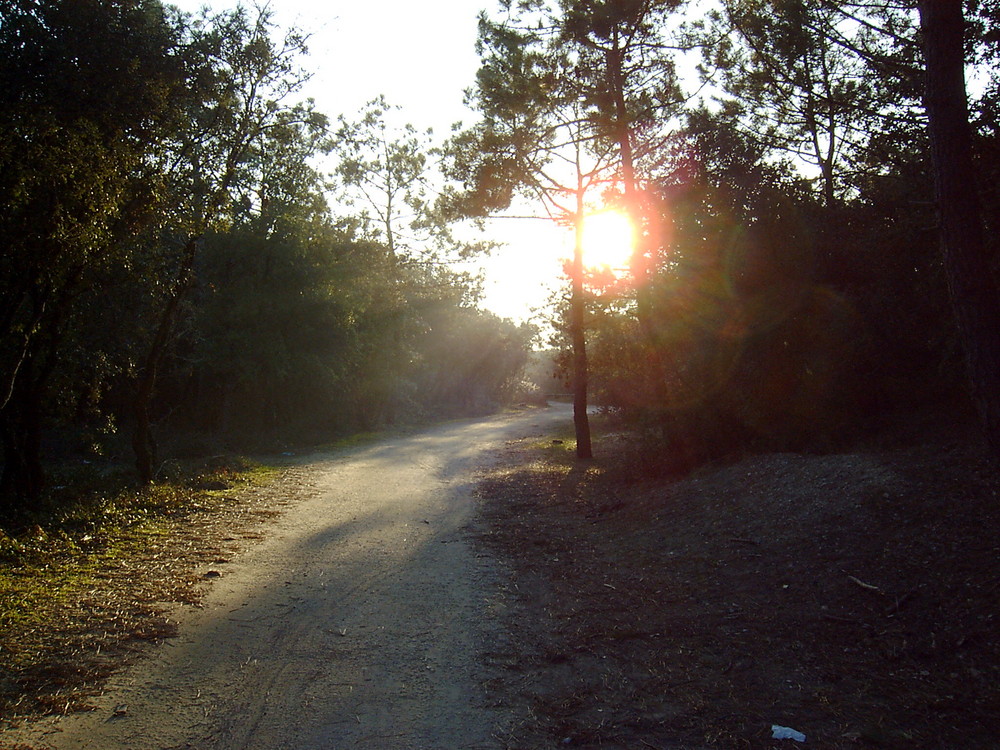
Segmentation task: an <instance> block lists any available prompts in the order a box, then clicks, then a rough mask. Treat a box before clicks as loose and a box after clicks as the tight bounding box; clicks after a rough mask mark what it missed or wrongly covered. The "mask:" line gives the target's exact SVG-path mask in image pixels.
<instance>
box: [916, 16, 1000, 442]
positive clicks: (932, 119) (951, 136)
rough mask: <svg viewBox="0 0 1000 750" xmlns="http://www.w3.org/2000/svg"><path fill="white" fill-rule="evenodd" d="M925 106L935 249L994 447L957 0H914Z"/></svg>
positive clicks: (984, 275)
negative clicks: (937, 225)
mask: <svg viewBox="0 0 1000 750" xmlns="http://www.w3.org/2000/svg"><path fill="white" fill-rule="evenodd" d="M919 9H920V28H921V32H922V35H923V45H924V59H925V62H926V75H927V78H926V92H925V99H924V106H925V108H926V111H927V121H928V131H929V135H930V141H931V157H932V163H933V168H934V186H935V192H936V194H937V201H938V210H939V212H940V218H941V249H942V252H943V254H944V266H945V273H946V275H947V278H948V288H949V291H950V294H951V301H952V307H953V310H954V313H955V318H956V321H957V323H958V330H959V335H960V337H961V340H962V346H963V349H964V353H965V361H966V367H967V373H968V378H969V384H970V386H971V393H972V398H973V401H974V403H975V405H976V408H977V410H978V412H979V417H980V420H981V421H982V425H983V428H984V430H985V433H986V437H987V439H988V440H989V443H990V446H991V448H992V449H993V451H994V453H996V454H1000V293H998V287H997V284H996V281H995V279H994V278H993V276H992V273H991V269H990V265H989V262H988V258H987V253H986V243H985V238H984V232H983V219H982V208H981V206H980V202H979V195H978V193H977V190H976V180H975V176H976V175H975V169H974V166H973V161H972V129H971V127H970V125H969V111H968V98H967V96H966V91H965V57H964V50H963V34H964V25H965V22H964V18H963V14H962V3H961V2H958V0H921V2H920V4H919Z"/></svg>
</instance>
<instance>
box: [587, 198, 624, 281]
mask: <svg viewBox="0 0 1000 750" xmlns="http://www.w3.org/2000/svg"><path fill="white" fill-rule="evenodd" d="M634 242H635V233H634V232H633V230H632V221H631V219H629V217H628V215H627V214H625V213H624V212H623V211H617V210H614V209H607V210H605V211H598V212H596V213H592V214H588V215H587V216H586V218H584V220H583V263H584V265H586V266H588V267H591V268H597V267H603V266H607V267H609V268H612V269H621V268H626V267H627V266H628V264H629V259H630V258H631V257H632V247H633V244H634Z"/></svg>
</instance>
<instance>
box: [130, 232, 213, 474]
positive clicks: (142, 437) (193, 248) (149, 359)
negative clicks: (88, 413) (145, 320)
mask: <svg viewBox="0 0 1000 750" xmlns="http://www.w3.org/2000/svg"><path fill="white" fill-rule="evenodd" d="M200 241H201V237H200V236H195V237H190V238H188V241H187V243H186V244H185V246H184V253H183V255H182V258H181V266H180V269H179V270H178V274H177V280H176V282H175V285H174V288H173V290H172V291H171V294H170V297H169V299H168V300H167V303H166V305H165V306H164V308H163V312H162V313H161V314H160V322H159V325H157V327H156V333H155V334H154V335H153V340H152V342H151V343H150V345H149V351H148V352H147V353H146V360H145V362H144V364H143V367H142V370H141V371H140V372H139V378H138V381H137V382H136V387H135V394H134V396H133V399H132V416H133V419H134V421H135V423H134V425H133V431H132V451H133V453H135V468H136V471H137V472H138V475H139V484H141V485H143V486H145V485H148V484H150V483H151V482H152V481H153V478H154V476H155V471H154V466H155V465H156V441H155V440H154V438H153V429H152V424H151V420H150V414H149V411H150V405H151V403H152V400H153V390H154V388H155V386H156V376H157V373H158V372H159V368H160V362H161V361H162V360H163V355H164V354H165V353H166V350H167V344H168V343H169V342H170V334H171V333H172V331H173V328H174V322H175V321H176V319H177V313H178V310H179V309H180V304H181V301H182V300H183V299H184V295H185V294H186V293H187V290H188V287H190V285H191V279H192V277H193V276H194V261H195V256H196V253H197V249H198V243H199V242H200Z"/></svg>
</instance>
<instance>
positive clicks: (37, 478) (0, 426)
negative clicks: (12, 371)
mask: <svg viewBox="0 0 1000 750" xmlns="http://www.w3.org/2000/svg"><path fill="white" fill-rule="evenodd" d="M24 369H25V370H26V371H27V370H30V369H31V362H30V360H28V361H27V362H26V363H25V365H24ZM42 393H43V386H42V385H41V383H39V382H38V381H37V380H36V379H35V378H34V377H33V373H31V372H24V373H23V377H21V378H19V379H18V381H17V385H16V387H15V389H14V395H13V398H11V399H10V400H9V401H8V402H7V404H6V405H5V406H4V408H3V409H2V410H0V430H2V434H3V474H2V476H0V513H2V514H4V515H7V514H9V513H10V512H11V511H14V510H17V509H21V508H25V507H28V506H30V505H31V504H33V503H35V502H37V500H38V499H39V498H40V497H41V494H42V490H43V489H44V484H45V482H44V480H45V475H44V472H43V470H42V456H41V445H42Z"/></svg>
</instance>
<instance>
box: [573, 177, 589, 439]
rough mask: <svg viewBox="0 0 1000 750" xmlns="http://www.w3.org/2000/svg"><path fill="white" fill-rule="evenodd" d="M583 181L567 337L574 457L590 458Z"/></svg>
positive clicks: (579, 187)
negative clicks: (570, 356)
mask: <svg viewBox="0 0 1000 750" xmlns="http://www.w3.org/2000/svg"><path fill="white" fill-rule="evenodd" d="M583 212H584V203H583V184H582V180H580V179H578V180H577V190H576V216H575V217H574V221H573V228H574V243H573V287H572V291H571V293H570V338H571V339H572V342H573V426H574V428H575V430H576V456H577V458H593V456H594V452H593V448H592V446H591V440H590V417H589V415H588V414H587V385H588V367H587V334H586V328H585V320H584V312H585V311H584V300H583Z"/></svg>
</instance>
